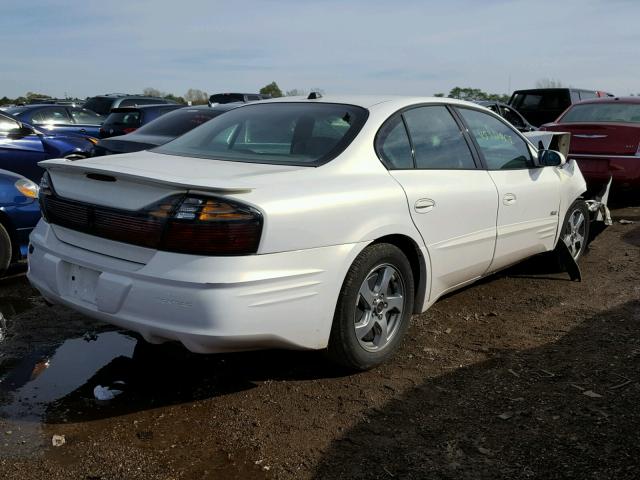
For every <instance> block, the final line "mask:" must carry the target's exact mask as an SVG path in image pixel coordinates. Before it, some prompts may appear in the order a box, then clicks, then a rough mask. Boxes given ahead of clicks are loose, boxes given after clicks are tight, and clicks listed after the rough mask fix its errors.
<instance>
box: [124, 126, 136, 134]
mask: <svg viewBox="0 0 640 480" xmlns="http://www.w3.org/2000/svg"><path fill="white" fill-rule="evenodd" d="M136 130H137V128H132V127H127V128H123V129H122V131H123V132H124V133H131V132H135V131H136Z"/></svg>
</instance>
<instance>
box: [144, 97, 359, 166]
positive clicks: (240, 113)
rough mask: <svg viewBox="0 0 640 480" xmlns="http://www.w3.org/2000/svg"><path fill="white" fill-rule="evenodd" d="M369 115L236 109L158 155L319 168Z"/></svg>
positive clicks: (290, 107) (334, 109)
mask: <svg viewBox="0 0 640 480" xmlns="http://www.w3.org/2000/svg"><path fill="white" fill-rule="evenodd" d="M367 114H368V112H367V111H366V110H365V109H362V108H360V107H355V106H352V105H343V104H329V103H326V104H325V103H321V104H305V103H299V102H292V103H284V102H283V103H272V104H267V103H256V104H254V105H248V106H244V107H242V108H236V109H234V110H231V111H229V112H227V113H225V114H224V115H220V116H218V117H216V118H214V119H213V120H211V121H209V122H206V123H205V124H203V125H202V126H201V127H199V128H196V129H194V130H192V131H190V132H187V133H185V134H184V135H182V136H180V137H178V138H177V139H175V140H173V141H172V142H169V143H167V144H165V145H163V146H162V147H160V148H158V149H156V150H155V151H156V152H159V153H168V154H172V155H187V156H196V157H199V158H212V159H216V160H228V161H239V162H257V163H271V164H294V165H318V164H322V163H324V162H327V161H329V160H331V159H333V158H335V157H336V156H337V155H338V154H339V153H340V152H342V151H343V150H344V149H345V148H346V147H347V146H348V145H349V143H351V141H352V140H353V138H355V136H356V135H357V133H358V131H359V130H360V128H361V127H362V125H364V122H365V121H366V118H367Z"/></svg>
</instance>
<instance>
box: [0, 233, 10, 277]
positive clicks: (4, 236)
mask: <svg viewBox="0 0 640 480" xmlns="http://www.w3.org/2000/svg"><path fill="white" fill-rule="evenodd" d="M12 256H13V246H12V244H11V237H10V236H9V233H8V232H7V230H6V229H5V228H4V225H2V224H0V274H4V272H6V271H7V269H8V268H9V265H11V258H12Z"/></svg>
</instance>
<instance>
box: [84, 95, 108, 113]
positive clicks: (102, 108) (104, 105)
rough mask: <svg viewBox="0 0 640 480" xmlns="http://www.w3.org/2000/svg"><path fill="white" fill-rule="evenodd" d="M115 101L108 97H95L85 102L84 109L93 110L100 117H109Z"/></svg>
mask: <svg viewBox="0 0 640 480" xmlns="http://www.w3.org/2000/svg"><path fill="white" fill-rule="evenodd" d="M114 101H115V99H113V98H106V97H93V98H90V99H89V100H87V101H86V102H85V104H84V105H83V107H84V108H88V109H89V110H93V111H94V112H96V113H99V114H100V115H105V116H106V115H109V112H110V111H111V106H112V105H113V102H114Z"/></svg>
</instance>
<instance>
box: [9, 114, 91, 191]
mask: <svg viewBox="0 0 640 480" xmlns="http://www.w3.org/2000/svg"><path fill="white" fill-rule="evenodd" d="M95 143H97V140H95V139H93V138H90V137H85V136H83V135H76V134H74V133H51V132H44V131H40V130H39V129H36V128H34V127H32V126H30V125H27V124H26V123H22V122H20V121H18V120H16V118H15V117H12V116H10V115H6V114H3V113H0V169H3V170H9V171H10V172H14V173H18V174H20V175H23V176H25V177H27V178H29V179H31V180H33V181H34V182H36V183H39V182H40V177H42V174H43V173H44V170H43V169H42V168H40V167H39V166H38V162H39V161H41V160H47V159H49V158H68V159H70V160H79V159H81V158H86V157H89V156H90V153H91V149H92V148H93V145H94V144H95Z"/></svg>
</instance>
